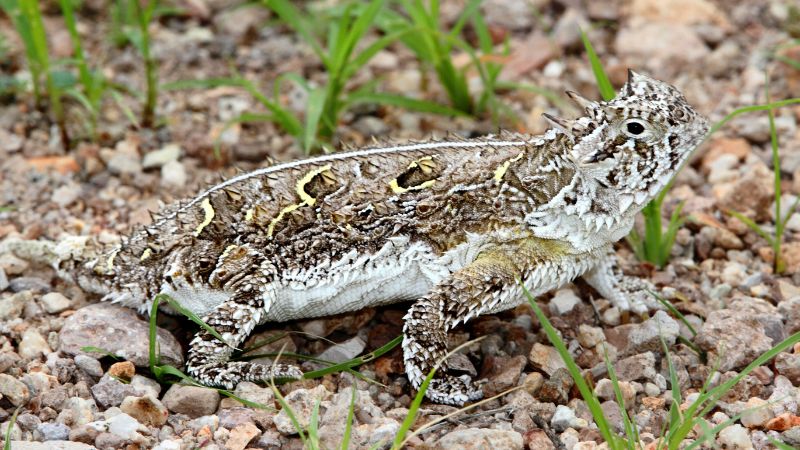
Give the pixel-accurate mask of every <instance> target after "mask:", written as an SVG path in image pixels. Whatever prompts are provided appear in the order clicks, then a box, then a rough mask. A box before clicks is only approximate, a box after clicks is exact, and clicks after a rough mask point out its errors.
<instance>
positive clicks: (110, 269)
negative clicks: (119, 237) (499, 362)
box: [106, 249, 119, 274]
mask: <svg viewBox="0 0 800 450" xmlns="http://www.w3.org/2000/svg"><path fill="white" fill-rule="evenodd" d="M117 253H119V249H116V250H114V251H113V252H111V255H110V256H109V257H108V261H106V274H109V273H111V272H113V271H114V258H116V257H117Z"/></svg>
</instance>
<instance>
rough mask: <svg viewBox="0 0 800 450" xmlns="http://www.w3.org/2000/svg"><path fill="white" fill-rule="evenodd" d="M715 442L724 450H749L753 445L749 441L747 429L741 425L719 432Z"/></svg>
mask: <svg viewBox="0 0 800 450" xmlns="http://www.w3.org/2000/svg"><path fill="white" fill-rule="evenodd" d="M717 442H719V443H720V444H722V445H724V446H725V448H735V449H750V448H753V443H752V441H750V433H749V432H748V431H747V428H745V427H743V426H741V425H731V426H729V427H725V428H724V429H723V430H722V431H720V432H719V436H718V438H717Z"/></svg>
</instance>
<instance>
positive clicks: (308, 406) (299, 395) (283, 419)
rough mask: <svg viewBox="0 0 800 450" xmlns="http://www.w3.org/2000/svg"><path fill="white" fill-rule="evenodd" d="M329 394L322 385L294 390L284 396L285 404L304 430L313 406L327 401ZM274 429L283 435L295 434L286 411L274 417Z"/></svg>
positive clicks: (295, 430) (282, 410) (309, 419)
mask: <svg viewBox="0 0 800 450" xmlns="http://www.w3.org/2000/svg"><path fill="white" fill-rule="evenodd" d="M330 396H331V393H330V392H329V391H328V390H327V389H326V388H325V386H324V385H319V386H317V387H315V388H314V389H295V390H294V391H292V392H290V393H289V395H287V396H286V398H285V400H286V403H287V404H288V405H289V408H291V410H292V412H294V416H295V418H296V419H297V422H298V423H299V424H300V426H301V427H303V428H305V427H307V426H308V424H309V423H310V421H311V413H312V412H313V410H314V405H316V404H317V403H318V402H321V401H324V400H327V399H329V398H330ZM274 421H275V428H277V430H278V431H280V432H281V433H283V434H285V435H292V434H296V433H297V429H295V426H294V424H293V423H292V420H291V419H289V415H288V414H287V413H286V410H284V409H281V411H280V412H279V413H278V414H277V415H276V416H275V419H274Z"/></svg>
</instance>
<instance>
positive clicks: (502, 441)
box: [435, 428, 525, 450]
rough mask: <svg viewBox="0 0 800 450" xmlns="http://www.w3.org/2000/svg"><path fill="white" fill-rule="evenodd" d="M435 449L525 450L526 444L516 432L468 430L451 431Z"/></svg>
mask: <svg viewBox="0 0 800 450" xmlns="http://www.w3.org/2000/svg"><path fill="white" fill-rule="evenodd" d="M478 443H480V444H478ZM476 445H478V446H476ZM435 448H440V449H442V450H456V449H458V450H462V449H467V448H487V449H488V448H491V449H495V450H522V449H523V448H525V442H524V441H523V439H522V435H521V434H519V433H517V432H516V431H510V430H494V429H491V428H467V429H463V430H455V431H451V432H449V433H447V434H446V435H444V436H442V438H441V439H439V441H438V442H437V443H436V446H435Z"/></svg>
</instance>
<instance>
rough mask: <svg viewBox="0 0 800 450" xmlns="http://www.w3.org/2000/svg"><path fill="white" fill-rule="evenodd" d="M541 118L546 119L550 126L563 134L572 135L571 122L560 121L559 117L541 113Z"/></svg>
mask: <svg viewBox="0 0 800 450" xmlns="http://www.w3.org/2000/svg"><path fill="white" fill-rule="evenodd" d="M542 117H544V118H545V119H547V121H548V122H550V124H551V125H553V126H554V127H556V128H558V129H559V130H561V131H563V132H564V133H567V134H572V121H571V120H567V119H562V118H561V117H556V116H552V115H550V114H547V113H542Z"/></svg>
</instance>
